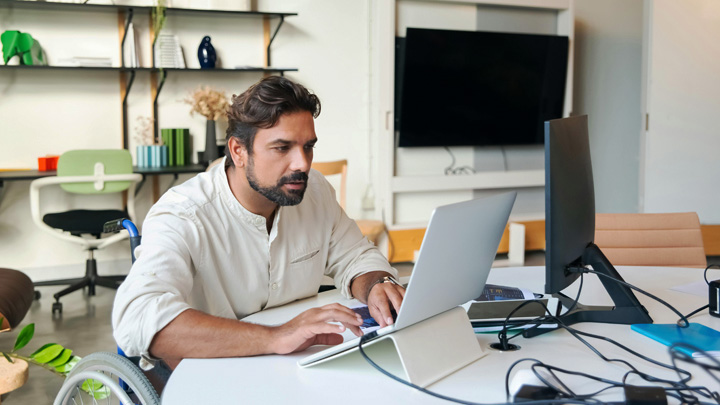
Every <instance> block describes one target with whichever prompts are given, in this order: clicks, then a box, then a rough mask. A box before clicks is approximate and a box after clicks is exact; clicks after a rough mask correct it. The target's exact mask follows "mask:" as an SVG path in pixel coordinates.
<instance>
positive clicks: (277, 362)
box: [162, 267, 720, 404]
mask: <svg viewBox="0 0 720 405" xmlns="http://www.w3.org/2000/svg"><path fill="white" fill-rule="evenodd" d="M618 271H619V272H620V273H621V275H622V276H623V278H624V279H625V280H626V281H627V282H629V283H632V284H635V285H637V286H638V287H640V288H643V289H646V290H647V291H648V292H650V293H653V294H655V295H657V296H659V297H660V298H663V299H665V300H666V301H668V302H670V303H671V304H672V305H674V306H675V307H676V308H677V309H678V310H679V311H680V312H682V313H683V314H687V313H689V312H690V311H692V310H694V309H696V308H698V307H700V306H702V305H705V304H707V298H703V297H699V296H695V295H690V294H686V293H682V292H677V291H671V290H670V288H672V287H675V286H678V285H683V284H687V283H690V282H693V281H698V280H702V270H699V269H685V268H662V267H654V268H651V267H619V268H618ZM544 276H545V272H544V267H520V268H498V269H493V271H492V272H491V273H490V277H489V279H488V282H489V283H494V284H501V285H510V286H517V287H524V288H529V289H531V290H533V291H535V292H542V291H543V288H544ZM577 284H578V283H577V282H576V283H575V284H574V285H573V286H572V287H571V288H568V289H567V290H566V291H565V292H566V294H568V295H570V296H572V297H574V293H576V292H577V289H576V288H577ZM636 295H637V296H638V298H639V299H640V301H641V302H642V303H643V305H644V306H645V308H647V309H648V311H649V312H650V315H651V316H652V317H653V319H654V321H655V323H674V322H675V321H676V320H677V316H676V315H675V314H674V313H672V312H671V311H670V310H669V309H667V308H666V307H664V306H663V305H662V304H659V303H657V302H655V301H654V300H652V299H650V298H647V297H645V296H644V295H642V294H639V293H636ZM338 300H339V302H340V303H343V304H350V303H352V302H353V301H346V300H343V299H342V297H341V296H340V295H339V293H338V292H337V291H330V292H326V293H323V294H320V295H318V296H316V297H313V298H309V299H305V300H302V301H298V302H295V303H292V304H290V305H286V306H283V307H279V308H273V309H270V310H266V311H262V312H260V313H257V314H254V315H252V316H250V317H248V318H246V320H248V321H252V322H257V323H264V324H278V323H282V322H285V321H287V320H289V319H291V318H293V317H294V316H295V315H297V314H298V313H300V312H301V311H302V310H304V309H307V308H312V307H316V306H320V305H325V304H327V303H331V302H336V301H338ZM580 302H581V303H583V304H590V305H609V304H611V301H610V298H609V297H608V296H607V294H606V293H605V292H604V290H603V289H602V287H601V285H600V281H599V280H598V278H597V276H594V275H586V276H585V286H584V287H583V292H582V296H581V298H580ZM691 322H697V323H702V324H705V325H707V326H710V327H712V328H714V329H718V330H720V318H714V317H711V316H710V315H709V314H708V311H707V310H705V311H703V312H701V313H700V314H699V315H696V316H694V317H693V318H692V319H691ZM574 327H575V328H577V329H579V330H582V331H585V332H589V333H595V334H598V335H604V336H608V337H610V338H613V339H615V340H617V341H619V342H620V343H622V344H624V345H626V346H628V347H630V348H632V349H634V350H636V351H638V352H640V353H642V354H644V355H647V356H649V357H652V358H654V359H656V360H660V361H663V362H666V363H669V361H670V357H669V355H668V351H667V347H666V346H663V345H662V344H660V343H657V342H655V341H653V340H651V339H649V338H647V337H644V336H642V335H640V334H638V333H635V332H633V331H631V330H630V326H629V325H610V324H591V323H582V324H576V325H574ZM346 334H347V335H348V336H350V334H349V332H347V331H346ZM476 336H477V338H478V341H479V343H480V344H481V345H482V346H483V347H485V348H487V347H488V345H489V344H490V343H493V342H496V341H497V334H480V335H476ZM589 341H590V343H591V344H592V345H593V346H595V347H596V348H598V349H599V350H600V351H601V352H602V353H603V354H605V355H606V356H607V357H611V358H622V359H626V360H629V361H630V363H631V364H633V365H635V366H636V367H638V368H639V369H640V370H643V371H646V372H649V373H651V374H653V375H656V376H663V377H667V378H676V375H675V373H674V372H672V371H670V370H667V369H663V368H660V367H658V366H655V365H652V364H650V363H647V362H644V361H642V360H640V359H637V358H635V357H634V356H631V355H630V354H628V353H627V352H625V351H623V350H621V349H619V348H617V347H615V346H614V345H611V344H609V343H606V342H602V341H599V340H596V339H589ZM513 342H514V343H517V344H519V345H520V346H521V347H522V349H521V350H519V351H516V352H505V353H503V352H498V351H494V350H492V349H487V350H488V351H489V354H488V355H487V356H485V357H484V358H482V359H480V360H478V361H476V362H475V363H472V364H470V365H469V366H467V367H465V368H463V369H461V370H459V371H457V372H456V373H454V374H452V375H450V376H448V377H446V378H444V379H442V380H440V381H438V382H436V383H435V384H432V385H430V386H429V387H428V389H430V390H431V391H435V392H438V393H441V394H444V395H449V396H453V397H456V398H460V399H463V400H467V401H474V402H484V403H489V402H505V401H506V399H505V373H506V371H507V368H508V366H509V365H510V364H512V363H513V362H514V361H515V360H518V359H521V358H535V359H538V360H541V361H543V362H546V363H549V364H552V365H554V366H558V367H563V368H568V369H572V370H575V371H582V372H586V373H589V374H593V375H597V376H602V377H605V378H609V379H612V380H616V381H619V380H621V379H622V376H623V374H625V373H626V372H627V371H628V369H627V367H625V366H622V365H619V364H610V363H607V362H605V361H603V360H602V359H600V358H599V357H597V356H596V355H595V354H594V353H592V352H591V351H590V350H589V349H588V348H587V347H586V346H584V345H583V344H582V343H581V342H579V341H578V340H577V339H575V338H574V337H572V336H571V335H570V334H569V333H567V332H566V331H564V330H563V331H554V332H550V333H548V334H545V335H541V336H538V337H535V338H532V339H524V338H522V337H517V338H515V339H514V340H513ZM321 349H322V347H312V348H310V349H308V350H306V351H305V352H302V353H296V354H292V355H286V356H280V355H272V356H259V357H250V358H227V359H186V360H183V361H182V362H181V363H180V365H179V366H178V368H177V369H176V370H175V371H174V373H173V374H172V376H171V378H170V380H169V381H168V384H167V386H166V387H165V391H164V393H163V398H162V399H163V403H165V404H185V403H187V404H221V403H244V404H245V403H258V404H259V403H262V404H267V403H293V404H305V403H307V404H324V403H343V404H351V403H352V404H355V403H357V404H362V403H365V402H367V401H372V402H373V403H388V404H397V403H413V404H415V403H422V404H425V403H447V402H445V401H441V400H439V399H436V398H433V397H431V396H428V395H426V394H423V393H420V392H418V391H416V390H414V389H412V388H409V387H406V386H404V385H402V384H400V383H397V382H395V381H393V380H391V379H389V378H388V377H385V376H383V375H382V374H380V373H379V372H378V371H376V370H374V369H373V368H371V366H370V365H368V364H367V363H365V361H364V359H362V358H361V357H359V356H356V355H353V356H346V357H349V358H343V359H340V360H335V361H332V362H329V363H325V364H322V365H319V366H315V367H311V368H307V369H302V368H300V367H298V366H297V364H296V362H297V361H298V359H300V358H303V357H305V356H307V355H308V354H310V353H314V352H317V351H319V350H321ZM528 364H529V363H528ZM522 368H523V367H519V368H516V370H519V369H522ZM525 368H527V367H525ZM685 368H686V369H687V370H689V371H691V372H692V373H693V380H692V382H693V383H694V384H696V385H706V386H708V387H710V388H713V389H717V387H716V386H715V385H716V384H717V383H716V382H715V381H713V380H712V379H711V377H709V376H708V375H707V374H705V373H704V372H703V371H702V370H700V369H698V368H693V367H691V366H687V367H685ZM563 381H564V382H569V383H570V387H571V388H572V389H573V390H575V392H578V393H586V392H591V391H592V388H594V387H595V388H596V387H598V385H594V383H588V382H586V380H581V381H577V380H574V379H573V378H570V377H568V378H567V379H563ZM628 382H630V383H633V382H634V383H640V381H639V379H638V378H630V379H629V380H628ZM573 383H575V384H573ZM643 385H647V384H643ZM601 398H602V399H604V400H621V399H623V398H624V396H623V393H622V389H612V390H610V391H609V392H608V393H607V394H606V395H605V396H603V397H601ZM669 400H670V401H671V403H674V402H676V401H674V400H672V399H669Z"/></svg>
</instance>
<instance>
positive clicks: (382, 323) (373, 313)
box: [368, 306, 387, 328]
mask: <svg viewBox="0 0 720 405" xmlns="http://www.w3.org/2000/svg"><path fill="white" fill-rule="evenodd" d="M368 308H369V309H370V316H372V317H373V319H375V322H377V323H378V325H380V327H381V328H384V327H386V326H387V323H386V322H385V321H384V320H383V317H382V314H381V313H380V311H378V310H377V308H375V306H369V307H368Z"/></svg>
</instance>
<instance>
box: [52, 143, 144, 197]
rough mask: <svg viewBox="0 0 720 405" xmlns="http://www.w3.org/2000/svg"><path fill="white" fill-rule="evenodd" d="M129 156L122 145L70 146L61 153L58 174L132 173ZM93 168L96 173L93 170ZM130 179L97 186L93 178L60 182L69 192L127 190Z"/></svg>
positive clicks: (96, 192) (88, 192)
mask: <svg viewBox="0 0 720 405" xmlns="http://www.w3.org/2000/svg"><path fill="white" fill-rule="evenodd" d="M132 169H133V168H132V156H130V152H128V151H127V150H125V149H97V150H71V151H69V152H65V153H63V154H62V155H61V156H60V159H59V160H58V166H57V175H58V176H59V177H60V176H93V175H97V174H100V173H104V174H105V175H112V174H130V173H132V172H133V171H132ZM96 170H97V171H98V173H96ZM130 184H131V182H130V181H107V182H104V183H103V184H102V187H101V188H100V189H99V190H98V189H97V188H96V184H95V183H94V182H84V183H64V184H60V187H62V189H63V190H65V191H67V192H68V193H77V194H104V193H117V192H119V191H123V190H127V188H128V187H130Z"/></svg>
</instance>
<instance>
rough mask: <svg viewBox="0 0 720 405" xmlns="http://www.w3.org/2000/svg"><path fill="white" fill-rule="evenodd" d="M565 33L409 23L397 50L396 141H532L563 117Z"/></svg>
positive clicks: (451, 143) (458, 143)
mask: <svg viewBox="0 0 720 405" xmlns="http://www.w3.org/2000/svg"><path fill="white" fill-rule="evenodd" d="M568 43H569V41H568V37H565V36H555V35H532V34H511V33H500V32H481V31H449V30H434V29H419V28H408V29H407V35H406V37H405V39H404V41H399V42H398V49H396V51H397V54H396V66H397V68H396V69H397V71H396V109H395V111H396V115H397V116H396V130H398V131H399V134H400V135H399V139H398V146H400V147H414V146H483V145H532V144H542V143H543V140H544V132H543V131H544V130H543V123H544V122H545V121H547V120H551V119H555V118H561V117H562V115H563V101H564V95H565V79H566V74H567V59H568Z"/></svg>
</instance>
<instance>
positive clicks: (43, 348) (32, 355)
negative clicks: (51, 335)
mask: <svg viewBox="0 0 720 405" xmlns="http://www.w3.org/2000/svg"><path fill="white" fill-rule="evenodd" d="M54 344H55V343H45V344H44V345H42V346H41V347H40V348H39V349H37V350H35V351H34V352H33V354H31V355H30V357H35V355H36V354H38V353H40V352H41V351H43V350H45V349H47V348H48V347H50V346H52V345H54Z"/></svg>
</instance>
